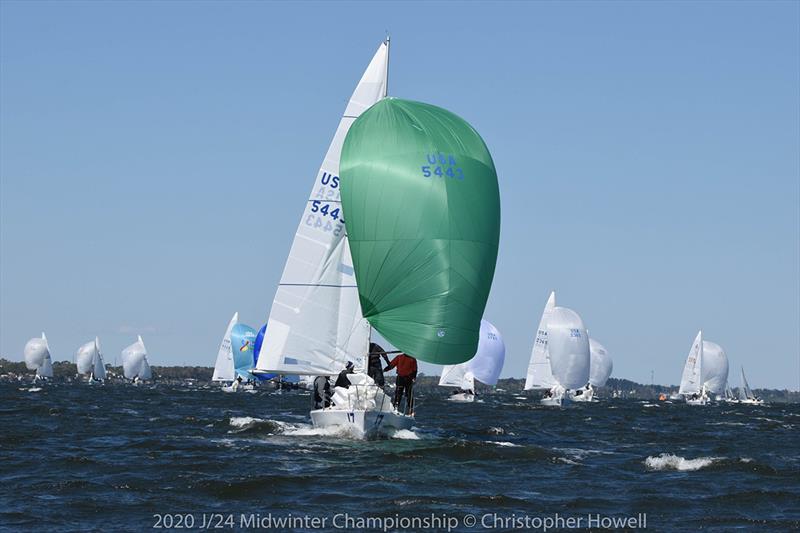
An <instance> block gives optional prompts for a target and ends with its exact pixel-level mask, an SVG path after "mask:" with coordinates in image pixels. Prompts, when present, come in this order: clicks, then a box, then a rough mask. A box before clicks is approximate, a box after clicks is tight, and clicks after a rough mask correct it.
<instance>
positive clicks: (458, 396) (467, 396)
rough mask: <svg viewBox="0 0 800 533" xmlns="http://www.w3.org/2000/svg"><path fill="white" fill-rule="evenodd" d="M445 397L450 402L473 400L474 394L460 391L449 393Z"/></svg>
mask: <svg viewBox="0 0 800 533" xmlns="http://www.w3.org/2000/svg"><path fill="white" fill-rule="evenodd" d="M447 399H448V400H449V401H451V402H474V401H475V395H474V394H467V393H465V392H462V393H459V394H451V395H450V396H449V397H448V398H447Z"/></svg>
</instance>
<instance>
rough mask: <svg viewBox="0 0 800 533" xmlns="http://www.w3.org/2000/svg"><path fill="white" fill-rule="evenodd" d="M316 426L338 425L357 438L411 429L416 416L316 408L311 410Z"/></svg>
mask: <svg viewBox="0 0 800 533" xmlns="http://www.w3.org/2000/svg"><path fill="white" fill-rule="evenodd" d="M311 422H312V423H313V424H314V427H315V428H319V429H323V428H333V427H338V428H341V429H342V430H343V431H347V432H349V433H351V434H352V435H353V436H354V437H357V438H362V439H363V438H369V437H375V436H380V435H388V434H390V433H391V432H394V431H397V430H401V429H411V425H412V424H413V422H414V417H411V416H407V415H403V414H400V413H396V412H389V411H379V410H366V409H354V410H345V409H336V408H335V407H334V408H327V409H316V410H314V411H311Z"/></svg>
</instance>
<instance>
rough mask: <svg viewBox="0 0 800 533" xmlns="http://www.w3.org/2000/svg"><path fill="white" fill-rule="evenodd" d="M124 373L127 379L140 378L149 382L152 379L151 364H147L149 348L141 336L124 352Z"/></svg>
mask: <svg viewBox="0 0 800 533" xmlns="http://www.w3.org/2000/svg"><path fill="white" fill-rule="evenodd" d="M122 373H123V374H124V375H125V377H126V378H127V379H134V378H137V377H138V378H139V379H141V380H147V379H150V378H151V377H152V372H151V371H150V364H149V363H148V362H147V348H145V347H144V341H143V340H142V337H141V335H139V336H138V338H137V339H136V342H134V343H133V344H131V345H130V346H128V347H127V348H125V349H124V350H122Z"/></svg>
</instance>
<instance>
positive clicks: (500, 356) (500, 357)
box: [439, 320, 506, 402]
mask: <svg viewBox="0 0 800 533" xmlns="http://www.w3.org/2000/svg"><path fill="white" fill-rule="evenodd" d="M505 354H506V346H505V343H504V342H503V338H502V337H501V336H500V332H499V331H497V328H495V327H494V326H493V325H492V324H491V323H490V322H489V321H487V320H481V330H480V339H479V340H478V351H477V352H476V353H475V356H474V357H473V358H472V359H470V360H469V361H467V362H465V363H461V364H458V365H447V366H445V367H444V368H442V376H441V377H440V378H439V385H441V386H442V387H456V390H454V391H453V394H451V395H450V397H449V398H448V399H449V400H452V401H461V402H472V401H474V400H475V380H476V379H477V380H478V381H480V382H481V383H485V384H486V385H495V384H497V379H498V378H499V377H500V372H501V371H502V370H503V362H504V360H505Z"/></svg>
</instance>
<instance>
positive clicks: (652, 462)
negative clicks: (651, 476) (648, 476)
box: [644, 453, 722, 472]
mask: <svg viewBox="0 0 800 533" xmlns="http://www.w3.org/2000/svg"><path fill="white" fill-rule="evenodd" d="M721 459H722V457H698V458H697V459H686V458H685V457H681V456H680V455H673V454H671V453H662V454H661V455H658V456H655V457H654V456H652V455H651V456H650V457H648V458H647V459H645V460H644V464H645V466H647V468H648V469H650V470H656V471H663V470H677V471H679V472H694V471H695V470H700V469H701V468H705V467H707V466H711V465H712V464H714V463H715V462H717V461H720V460H721Z"/></svg>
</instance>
